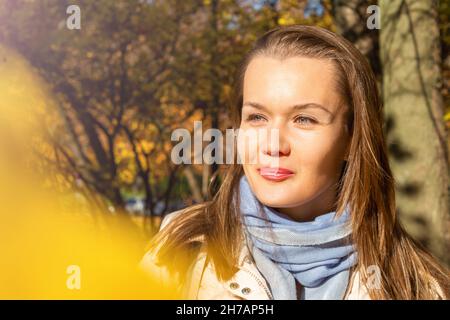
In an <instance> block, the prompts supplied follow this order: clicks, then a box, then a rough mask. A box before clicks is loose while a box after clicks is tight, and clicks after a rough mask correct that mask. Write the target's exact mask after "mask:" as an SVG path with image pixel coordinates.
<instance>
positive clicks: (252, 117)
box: [247, 114, 266, 122]
mask: <svg viewBox="0 0 450 320" xmlns="http://www.w3.org/2000/svg"><path fill="white" fill-rule="evenodd" d="M262 120H266V119H265V118H264V117H263V116H262V115H260V114H250V115H249V116H248V117H247V121H256V122H259V121H262Z"/></svg>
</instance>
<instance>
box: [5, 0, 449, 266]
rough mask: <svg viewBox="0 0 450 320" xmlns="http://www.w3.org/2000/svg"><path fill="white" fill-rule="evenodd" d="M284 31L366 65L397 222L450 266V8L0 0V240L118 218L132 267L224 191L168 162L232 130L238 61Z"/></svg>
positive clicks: (333, 0)
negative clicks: (299, 27)
mask: <svg viewBox="0 0 450 320" xmlns="http://www.w3.org/2000/svg"><path fill="white" fill-rule="evenodd" d="M73 5H75V6H73ZM71 6H72V7H71ZM77 18H79V19H78V20H77ZM289 24H305V25H315V26H320V27H323V28H326V29H329V30H332V31H334V32H336V33H339V34H341V35H342V36H344V37H345V38H347V39H348V40H350V41H351V42H352V43H354V44H355V45H356V47H357V48H358V49H359V50H360V51H361V52H362V53H363V54H364V55H365V56H366V57H367V59H368V61H369V62H370V64H371V66H372V68H373V70H374V72H375V74H376V76H377V79H378V81H379V86H380V93H381V98H382V100H383V103H384V107H385V132H386V137H387V144H388V149H389V159H390V163H391V166H392V169H393V171H394V175H395V179H396V191H397V206H398V212H399V215H400V217H401V219H402V221H403V223H404V225H405V226H406V228H407V229H408V230H409V231H410V232H411V234H412V235H413V236H414V237H415V238H416V239H417V240H418V241H420V242H421V243H423V244H424V245H425V246H426V247H428V248H429V249H430V250H431V251H432V252H433V253H434V254H435V255H437V256H438V257H439V258H440V259H441V261H443V262H445V263H447V264H449V262H450V250H449V249H450V213H449V181H448V174H449V171H448V168H449V158H448V149H449V139H448V134H447V132H448V128H449V126H450V92H449V88H450V55H449V46H450V30H449V27H450V0H442V1H432V0H384V1H383V0H380V1H375V0H373V1H372V0H348V1H343V0H128V1H123V0H117V1H112V0H95V1H94V0H76V1H63V0H34V1H33V0H0V166H1V167H0V181H1V182H0V201H1V202H0V211H1V214H0V217H1V219H2V221H1V222H0V224H1V229H0V230H1V232H2V233H3V235H2V236H0V237H7V235H8V234H10V235H11V237H12V238H14V237H16V238H17V237H20V236H21V233H20V232H19V231H17V232H16V229H14V228H15V227H17V228H18V229H17V230H19V229H20V227H18V226H19V225H22V224H21V223H22V222H23V220H27V221H28V223H30V221H31V223H32V226H33V227H32V228H30V229H28V228H26V229H20V230H22V232H24V233H26V235H27V236H28V238H29V239H30V240H31V241H35V240H36V241H37V239H35V238H34V237H38V238H40V237H41V234H42V232H45V233H49V234H52V233H54V232H55V230H54V229H55V228H56V229H58V228H60V229H62V230H65V228H67V226H66V225H65V222H64V221H65V220H62V221H59V220H58V219H56V221H58V222H57V223H55V222H54V221H55V220H54V219H53V218H51V219H53V223H51V224H46V226H45V227H42V228H41V225H40V224H41V223H42V220H43V219H45V218H48V216H47V213H48V212H51V213H52V214H53V215H54V216H58V217H61V216H65V217H68V219H73V216H77V217H81V218H80V219H82V220H83V221H84V222H83V226H85V227H86V228H88V229H89V228H90V227H91V226H92V228H100V229H102V228H103V226H102V225H103V224H108V225H110V224H111V223H110V222H111V221H110V220H111V217H120V218H118V219H119V220H118V221H120V227H119V228H116V232H117V229H120V230H123V229H121V228H124V229H126V230H127V237H128V238H127V239H128V240H124V241H131V242H132V243H133V246H134V248H135V250H136V252H137V253H136V255H137V256H138V255H139V254H140V253H142V252H143V248H144V246H145V244H146V243H147V242H148V240H149V239H150V238H151V236H152V235H153V234H154V232H155V231H156V230H157V229H158V227H159V222H160V219H161V217H162V216H164V215H165V214H166V213H168V212H171V211H174V210H176V209H180V208H183V207H186V206H189V205H191V204H194V203H199V202H202V201H205V200H207V199H208V197H210V196H211V195H210V194H209V193H208V185H209V183H210V181H211V177H213V176H217V177H218V178H217V180H216V181H218V182H217V183H220V174H221V172H222V170H223V167H224V166H223V165H208V164H199V165H176V164H174V163H173V162H172V161H171V159H170V155H171V150H172V147H173V146H174V144H175V142H173V141H171V133H172V132H173V130H175V129H177V128H186V129H188V130H190V131H192V130H193V128H194V125H193V123H194V121H202V123H203V130H206V129H207V128H219V129H220V130H225V129H227V128H229V126H230V119H229V118H228V114H227V110H228V107H229V105H230V103H231V93H232V88H233V84H234V80H235V73H236V70H237V67H238V66H239V62H240V61H241V59H242V57H243V55H244V53H245V52H246V51H247V50H248V49H249V48H250V46H251V45H252V43H253V42H254V41H255V40H256V39H257V38H258V37H259V36H261V35H262V34H263V33H264V32H266V31H268V30H270V29H272V28H274V27H276V26H279V25H289ZM205 144H207V143H206V142H205ZM21 214H22V216H21V217H19V216H20V215H21ZM18 217H19V218H18ZM41 217H42V218H41ZM17 219H18V220H17ZM18 221H19V222H18ZM72 222H73V221H72ZM16 223H17V224H16ZM113 224H114V225H115V226H116V227H117V223H116V222H114V223H113ZM30 230H31V231H30ZM36 230H39V231H40V233H39V232H37V231H36ZM29 231H30V232H31V233H29ZM72 231H73V230H72ZM59 232H61V231H59ZM76 232H79V230H76ZM63 233H64V232H63ZM118 233H121V231H118ZM58 234H59V233H58ZM82 234H84V233H78V237H83V235H82ZM59 236H62V237H64V234H62V235H61V234H59ZM12 238H5V239H8V240H5V239H3V241H2V243H3V244H2V245H4V246H5V245H10V243H11V242H8V241H10V240H11V239H12ZM131 238H132V239H133V240H130V239H131ZM58 239H59V238H58V237H56V238H55V241H56V242H58V241H59V240H58ZM87 239H91V240H92V238H89V237H88V238H86V239H85V242H86V243H85V248H90V247H91V246H92V243H89V241H87ZM2 245H0V247H1V246H2ZM17 245H18V246H19V244H17ZM19 247H20V246H19ZM29 249H30V250H31V251H33V250H34V249H33V248H32V246H31V247H30V248H29ZM126 251H127V249H123V251H122V253H123V252H126ZM111 256H113V255H111ZM111 256H109V258H111ZM111 259H113V260H114V261H116V259H118V258H116V259H115V258H111Z"/></svg>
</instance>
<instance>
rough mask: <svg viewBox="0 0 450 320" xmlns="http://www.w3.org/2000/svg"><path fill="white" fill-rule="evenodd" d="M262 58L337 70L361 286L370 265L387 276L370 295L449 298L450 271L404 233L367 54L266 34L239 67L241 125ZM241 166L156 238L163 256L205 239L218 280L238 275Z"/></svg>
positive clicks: (297, 35) (289, 31)
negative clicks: (312, 62) (248, 85)
mask: <svg viewBox="0 0 450 320" xmlns="http://www.w3.org/2000/svg"><path fill="white" fill-rule="evenodd" d="M258 55H265V56H271V57H276V58H279V59H283V58H288V57H293V56H302V57H309V58H316V59H327V60H330V61H332V62H333V64H334V66H335V70H336V73H337V74H336V76H337V78H338V85H339V86H338V89H339V90H340V95H341V97H342V98H343V102H344V103H346V104H347V105H348V107H349V110H350V112H349V113H348V126H349V128H350V132H351V144H350V151H349V156H348V161H347V164H346V165H345V167H344V171H343V173H342V175H341V179H340V181H339V183H338V186H337V190H338V194H337V201H336V208H337V209H336V212H337V214H338V215H339V214H341V213H342V212H343V211H344V208H345V205H346V204H348V205H349V208H350V212H351V213H352V214H351V224H352V228H353V241H354V244H355V246H356V249H357V252H358V263H357V266H356V268H355V270H357V271H359V273H360V279H361V281H362V282H363V283H366V282H367V280H368V279H369V277H370V274H368V272H367V270H368V268H369V267H370V266H377V267H378V268H379V269H378V270H380V271H381V279H380V280H381V283H380V286H379V287H378V288H368V292H369V294H370V296H371V298H372V299H432V298H435V297H436V291H440V292H441V293H443V294H444V296H445V295H447V296H448V292H449V273H448V271H447V270H446V269H444V268H443V267H442V266H440V265H439V264H438V263H437V261H436V260H435V259H434V258H433V257H432V256H431V255H430V254H429V253H427V252H426V251H425V250H424V249H423V248H422V247H421V245H419V244H418V243H416V242H415V241H414V240H413V239H412V238H411V237H410V236H409V235H408V234H407V233H406V232H405V230H404V229H403V227H402V226H401V224H400V222H399V219H398V217H397V214H396V205H395V190H394V179H393V176H392V173H391V169H390V167H389V163H388V158H387V152H386V145H385V139H384V133H383V112H382V104H381V101H380V99H379V92H378V88H377V83H376V79H375V77H374V74H373V72H372V70H371V68H370V66H369V64H368V62H367V61H366V59H365V57H364V56H363V55H362V54H361V53H360V52H359V51H358V50H357V49H356V48H355V47H354V46H353V45H352V44H351V43H350V42H348V41H347V40H345V39H344V38H342V37H340V36H338V35H336V34H334V33H332V32H330V31H328V30H325V29H322V28H319V27H313V26H301V25H292V26H285V27H278V28H275V29H273V30H271V31H269V32H267V33H266V34H264V35H263V36H262V37H261V38H260V39H259V40H258V41H257V42H256V43H255V45H254V46H253V48H252V49H251V50H250V51H249V52H248V54H247V55H246V56H245V58H244V60H243V62H242V65H241V66H240V69H239V74H238V77H237V82H236V88H235V91H236V92H235V103H234V104H233V106H232V117H233V122H234V126H235V128H238V127H239V124H240V121H241V108H242V102H243V101H242V96H243V79H244V74H245V71H246V68H247V66H248V64H249V63H250V61H251V60H252V59H253V58H254V57H256V56H258ZM234 163H235V164H232V165H229V167H228V168H227V170H226V173H225V174H224V177H223V181H222V183H221V186H220V188H219V190H218V192H217V193H216V194H215V195H214V196H213V197H212V199H211V200H210V201H207V202H205V203H201V204H198V205H194V206H191V207H189V208H186V209H185V210H184V213H183V214H181V215H179V216H178V217H176V218H175V219H174V221H173V222H172V223H170V224H169V225H168V226H167V227H166V228H164V229H163V230H162V231H161V232H159V233H158V234H157V235H156V236H155V238H154V239H153V243H154V244H155V245H154V247H156V246H158V247H159V249H158V254H157V257H158V258H159V259H161V260H171V259H172V258H173V257H174V255H173V253H174V252H177V251H182V250H183V249H185V248H186V244H187V243H188V242H189V240H190V239H193V238H196V237H203V238H204V240H205V241H206V243H207V248H208V249H207V252H208V256H209V257H210V258H211V260H212V263H213V264H214V267H215V270H216V274H217V277H218V279H220V280H228V279H229V278H231V277H232V276H233V274H234V273H235V272H236V270H237V267H236V266H237V261H238V257H239V252H240V249H241V245H242V241H241V228H242V225H241V220H240V213H239V209H238V203H237V202H236V200H235V199H237V197H235V194H236V193H237V189H238V188H237V184H238V181H239V178H240V177H241V176H242V174H243V170H242V166H241V165H240V164H236V162H234ZM369 270H370V269H369ZM437 284H438V285H437ZM438 288H439V289H438Z"/></svg>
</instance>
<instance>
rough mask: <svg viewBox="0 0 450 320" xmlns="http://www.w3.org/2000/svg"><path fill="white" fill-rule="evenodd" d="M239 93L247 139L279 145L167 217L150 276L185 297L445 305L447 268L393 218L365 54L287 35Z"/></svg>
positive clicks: (239, 117) (240, 122) (263, 53)
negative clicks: (260, 134)
mask: <svg viewBox="0 0 450 320" xmlns="http://www.w3.org/2000/svg"><path fill="white" fill-rule="evenodd" d="M236 89H237V94H236V103H235V104H234V110H233V111H234V118H233V119H234V122H235V126H236V128H237V127H239V129H240V131H239V136H240V137H243V136H245V133H247V132H249V131H251V130H261V129H262V130H266V131H267V132H269V131H270V130H275V131H276V132H277V135H278V140H277V141H275V142H273V141H270V142H267V141H266V140H265V139H263V138H261V139H256V140H252V141H253V142H251V143H250V145H249V146H247V149H246V150H247V152H244V151H245V150H244V148H245V147H243V144H242V143H238V145H237V146H236V147H237V148H238V151H239V155H240V156H241V160H242V164H241V163H236V164H233V165H231V166H229V167H228V169H227V172H226V174H225V176H224V179H223V182H222V184H221V186H220V188H219V190H218V192H217V193H216V194H215V196H214V197H213V198H212V200H211V201H208V202H205V203H202V204H198V205H195V206H192V207H189V208H186V209H184V210H182V211H179V212H176V213H172V214H169V215H168V216H167V217H166V218H165V219H164V221H163V223H162V227H161V231H160V232H159V233H158V234H157V236H156V237H155V238H154V240H153V242H152V246H151V250H150V251H149V253H148V254H147V255H146V256H145V257H144V259H143V261H142V266H143V267H144V268H145V269H146V270H151V269H152V270H155V266H156V265H158V266H159V267H158V269H156V270H158V272H163V273H164V274H165V275H166V276H168V277H169V279H177V281H179V283H180V289H181V290H182V291H181V292H182V294H183V295H184V297H186V298H189V299H363V298H371V299H435V298H438V299H439V298H441V299H442V298H443V299H445V297H446V295H447V294H448V288H449V278H448V272H447V270H445V269H444V268H443V267H441V266H440V265H439V264H438V263H437V262H436V260H435V259H434V258H433V257H432V256H431V255H430V254H429V253H427V252H426V251H425V250H424V249H423V248H422V247H420V245H419V244H417V243H416V242H414V240H413V239H412V238H411V237H410V236H409V235H408V234H407V233H406V232H405V231H404V229H403V228H402V226H401V225H400V222H399V220H398V217H397V215H396V211H395V208H396V206H395V194H394V179H393V177H392V173H391V170H390V168H389V163H388V159H387V155H386V146H385V140H384V136H383V130H382V124H383V114H382V106H381V103H380V101H379V94H378V91H377V85H376V80H375V78H374V75H373V73H372V71H371V69H370V67H369V65H368V63H367V62H366V60H365V58H364V57H363V56H362V55H361V54H360V52H359V51H358V50H357V49H355V48H354V47H353V45H352V44H351V43H349V42H348V41H346V40H345V39H343V38H341V37H339V36H337V35H336V34H334V33H332V32H330V31H327V30H325V29H322V28H318V27H311V26H300V25H295V26H288V27H279V28H276V29H274V30H272V31H269V32H267V33H266V34H265V35H263V36H262V37H261V38H260V39H259V40H258V41H257V42H256V44H255V46H254V47H253V48H252V50H251V51H250V52H249V53H248V54H247V56H246V57H245V59H244V61H243V64H242V66H241V69H240V74H239V78H238V83H237V86H236ZM241 133H242V135H241ZM239 141H240V142H242V141H243V140H242V139H241V140H239ZM161 276H163V274H162V273H161Z"/></svg>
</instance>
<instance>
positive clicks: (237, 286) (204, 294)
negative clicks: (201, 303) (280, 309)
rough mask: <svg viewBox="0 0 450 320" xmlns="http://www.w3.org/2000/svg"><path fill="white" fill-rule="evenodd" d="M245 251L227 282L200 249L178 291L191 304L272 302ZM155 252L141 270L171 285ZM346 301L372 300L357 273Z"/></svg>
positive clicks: (353, 277)
mask: <svg viewBox="0 0 450 320" xmlns="http://www.w3.org/2000/svg"><path fill="white" fill-rule="evenodd" d="M179 213H181V211H176V212H173V213H170V214H168V215H166V217H165V218H164V220H163V221H162V223H161V229H163V228H164V227H165V226H166V225H167V224H168V223H169V222H170V221H171V220H172V219H173V218H174V217H175V216H176V215H177V214H179ZM242 247H243V249H242V250H241V253H240V258H239V264H238V267H239V270H238V271H237V272H236V273H235V274H234V276H233V277H232V278H231V279H230V280H228V281H225V282H222V281H220V280H219V279H217V277H216V274H215V271H214V265H213V264H212V263H211V262H210V261H208V262H207V263H206V249H205V248H204V246H203V247H201V249H200V252H199V254H198V255H197V257H196V259H195V262H194V263H193V264H192V266H191V270H190V277H188V279H189V281H188V283H187V285H185V286H183V287H179V290H180V292H181V294H182V295H183V297H185V298H186V299H190V300H197V299H198V300H216V299H217V300H242V299H244V300H271V299H273V298H272V295H271V292H270V289H269V285H268V283H267V281H266V280H265V279H264V277H263V276H262V274H261V273H260V272H259V270H258V269H257V267H256V264H255V262H254V261H253V258H252V256H251V254H250V252H249V250H248V248H247V246H242ZM154 261H155V260H154V256H153V253H152V252H148V253H147V254H146V255H145V256H144V258H143V259H142V261H141V264H140V266H141V268H142V269H143V270H145V271H146V272H148V273H150V274H151V275H153V276H156V277H157V278H158V279H159V280H161V282H162V284H164V283H166V282H167V283H169V282H170V280H173V277H172V276H171V275H170V273H169V272H168V270H167V268H166V267H164V266H157V265H156V264H155V263H154ZM345 299H370V297H369V295H368V293H367V290H366V289H365V288H364V286H363V285H362V284H361V283H360V281H359V276H358V273H357V272H355V273H354V274H353V275H352V277H351V282H350V290H349V291H348V293H347V295H346V297H345Z"/></svg>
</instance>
